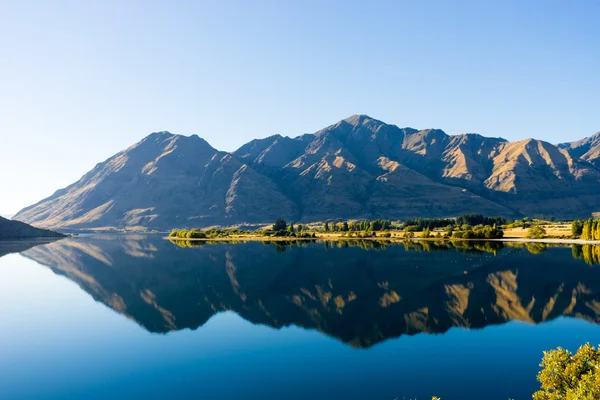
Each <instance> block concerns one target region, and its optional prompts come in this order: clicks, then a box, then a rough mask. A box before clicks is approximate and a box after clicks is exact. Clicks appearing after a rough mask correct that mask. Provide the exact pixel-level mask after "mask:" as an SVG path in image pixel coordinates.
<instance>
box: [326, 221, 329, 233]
mask: <svg viewBox="0 0 600 400" xmlns="http://www.w3.org/2000/svg"><path fill="white" fill-rule="evenodd" d="M325 232H329V222H327V221H325Z"/></svg>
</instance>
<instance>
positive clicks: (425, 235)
mask: <svg viewBox="0 0 600 400" xmlns="http://www.w3.org/2000/svg"><path fill="white" fill-rule="evenodd" d="M421 237H422V238H423V239H427V238H429V237H431V231H430V230H429V229H427V228H425V229H423V232H421Z"/></svg>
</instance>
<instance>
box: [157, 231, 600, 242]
mask: <svg viewBox="0 0 600 400" xmlns="http://www.w3.org/2000/svg"><path fill="white" fill-rule="evenodd" d="M512 231H513V230H505V231H504V238H502V239H462V238H452V237H450V238H444V237H435V236H432V237H429V238H421V237H419V236H420V232H416V233H415V237H413V238H411V239H410V240H416V241H422V240H423V241H440V240H447V241H495V242H524V243H527V242H530V243H557V244H600V241H599V240H583V239H572V238H569V237H565V236H566V235H565V236H563V237H556V236H555V237H550V236H549V237H546V238H542V239H529V238H526V237H525V234H521V232H520V228H517V229H514V231H516V234H511V233H512ZM525 232H526V230H525ZM561 233H562V232H561ZM390 234H391V235H390V236H389V237H387V236H383V235H382V234H377V235H376V236H366V237H357V236H348V235H343V234H341V233H336V232H329V233H315V235H316V236H315V237H314V238H312V237H310V238H301V237H293V236H292V237H290V236H265V235H258V234H257V235H253V234H249V235H229V236H224V237H212V238H178V237H166V238H165V239H168V240H173V241H180V240H181V241H198V242H227V241H232V240H239V241H258V242H267V241H268V242H289V241H314V240H331V241H335V240H386V241H391V242H402V241H404V240H406V239H405V238H404V232H400V231H398V232H390Z"/></svg>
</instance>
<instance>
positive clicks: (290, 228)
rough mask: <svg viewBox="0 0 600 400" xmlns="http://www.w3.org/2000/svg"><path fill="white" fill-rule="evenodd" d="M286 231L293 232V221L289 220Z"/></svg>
mask: <svg viewBox="0 0 600 400" xmlns="http://www.w3.org/2000/svg"><path fill="white" fill-rule="evenodd" d="M287 231H288V233H295V232H296V230H295V229H294V223H293V222H290V225H289V226H288V228H287Z"/></svg>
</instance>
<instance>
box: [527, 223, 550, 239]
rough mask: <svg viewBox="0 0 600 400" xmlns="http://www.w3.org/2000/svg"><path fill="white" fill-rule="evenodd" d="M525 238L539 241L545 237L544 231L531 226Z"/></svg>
mask: <svg viewBox="0 0 600 400" xmlns="http://www.w3.org/2000/svg"><path fill="white" fill-rule="evenodd" d="M525 237H528V238H530V239H541V238H543V237H546V230H545V229H544V228H542V227H541V226H532V227H531V228H529V229H528V230H527V234H526V235H525Z"/></svg>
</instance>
